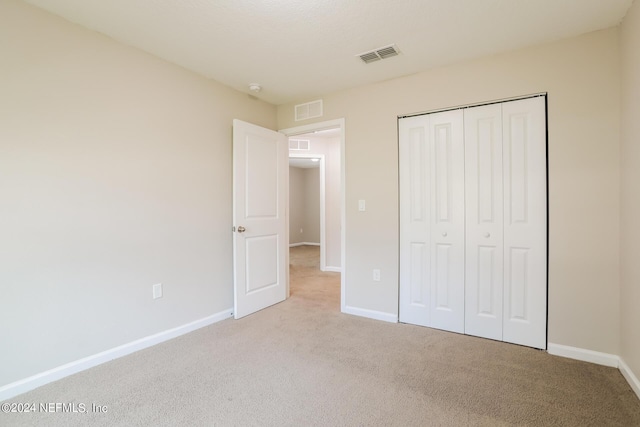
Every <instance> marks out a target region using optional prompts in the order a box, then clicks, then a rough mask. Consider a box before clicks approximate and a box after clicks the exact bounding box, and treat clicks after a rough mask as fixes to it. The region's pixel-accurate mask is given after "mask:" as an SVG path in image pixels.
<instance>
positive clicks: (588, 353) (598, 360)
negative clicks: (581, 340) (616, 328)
mask: <svg viewBox="0 0 640 427" xmlns="http://www.w3.org/2000/svg"><path fill="white" fill-rule="evenodd" d="M547 352H548V353H549V354H552V355H554V356H561V357H567V358H569V359H576V360H582V361H583V362H590V363H595V364H597V365H604V366H610V367H612V368H617V367H618V366H619V364H620V357H618V356H616V355H615V354H609V353H601V352H599V351H593V350H586V349H584V348H577V347H569V346H567V345H561V344H553V343H549V344H547Z"/></svg>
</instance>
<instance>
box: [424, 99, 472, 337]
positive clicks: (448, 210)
mask: <svg viewBox="0 0 640 427" xmlns="http://www.w3.org/2000/svg"><path fill="white" fill-rule="evenodd" d="M428 130H429V135H430V138H429V139H430V140H431V153H430V174H431V179H430V186H431V195H430V198H431V200H430V209H431V215H430V216H431V227H430V234H431V236H430V237H431V238H430V248H429V251H430V257H431V262H430V276H431V301H430V305H431V307H430V315H431V321H430V323H431V327H434V328H438V329H444V330H447V331H453V332H460V333H463V332H464V128H463V112H462V110H454V111H446V112H442V113H436V114H431V115H430V118H429V123H428Z"/></svg>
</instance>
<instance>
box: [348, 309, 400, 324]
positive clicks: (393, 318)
mask: <svg viewBox="0 0 640 427" xmlns="http://www.w3.org/2000/svg"><path fill="white" fill-rule="evenodd" d="M342 312H343V313H346V314H352V315H354V316H360V317H368V318H369V319H375V320H382V321H383V322H391V323H398V316H397V315H395V314H391V313H384V312H382V311H375V310H367V309H364V308H358V307H350V306H344V307H343V308H342Z"/></svg>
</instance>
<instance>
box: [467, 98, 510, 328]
mask: <svg viewBox="0 0 640 427" xmlns="http://www.w3.org/2000/svg"><path fill="white" fill-rule="evenodd" d="M464 128H465V142H464V144H465V199H466V200H465V205H466V206H465V211H466V239H465V252H466V256H465V263H466V280H465V334H469V335H476V336H479V337H484V338H491V339H494V340H502V298H503V292H502V288H503V233H502V230H503V214H502V211H503V196H502V105H501V104H493V105H486V106H482V107H473V108H468V109H467V110H465V112H464Z"/></svg>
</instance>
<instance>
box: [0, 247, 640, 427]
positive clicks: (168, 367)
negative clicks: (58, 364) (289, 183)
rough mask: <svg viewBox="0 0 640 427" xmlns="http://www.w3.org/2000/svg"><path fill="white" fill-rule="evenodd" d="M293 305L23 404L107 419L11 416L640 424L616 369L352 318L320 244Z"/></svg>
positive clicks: (179, 342) (1, 420)
mask: <svg viewBox="0 0 640 427" xmlns="http://www.w3.org/2000/svg"><path fill="white" fill-rule="evenodd" d="M292 253H293V255H292V266H291V298H289V299H288V300H287V301H286V302H283V303H281V304H278V305H276V306H274V307H271V308H268V309H265V310H262V311H260V312H258V313H256V314H254V315H251V316H248V317H246V318H244V319H241V320H226V321H223V322H220V323H217V324H215V325H212V326H210V327H206V328H203V329H200V330H198V331H195V332H193V333H191V334H188V335H185V336H182V337H180V338H177V339H175V340H172V341H169V342H166V343H163V344H160V345H158V346H155V347H153V348H149V349H146V350H143V351H140V352H138V353H135V354H132V355H130V356H127V357H124V358H121V359H118V360H115V361H112V362H110V363H107V364H104V365H101V366H98V367H96V368H93V369H90V370H88V371H85V372H81V373H79V374H76V375H73V376H71V377H68V378H65V379H63V380H61V381H58V382H55V383H52V384H49V385H46V386H44V387H41V388H39V389H37V390H34V391H32V392H29V393H26V394H24V395H21V396H19V397H17V398H15V399H12V400H11V401H10V402H66V403H69V402H76V403H84V404H85V405H87V408H90V405H91V404H92V403H95V404H99V405H105V406H106V407H107V408H108V412H107V413H106V414H95V413H87V414H42V413H35V414H9V415H6V414H0V425H2V426H14V425H42V426H74V425H77V426H84V425H103V426H113V425H122V426H132V425H153V426H156V425H167V426H168V425H171V426H173V425H185V426H195V425H216V426H231V425H236V426H312V425H326V426H374V425H396V426H431V425H433V426H467V425H483V426H502V425H534V426H640V401H639V400H638V398H637V397H636V395H635V394H634V393H633V392H632V390H631V389H630V387H629V386H628V384H627V383H626V382H625V380H624V378H623V377H622V375H621V374H620V372H619V371H618V370H617V369H614V368H606V367H603V366H598V365H592V364H588V363H583V362H578V361H574V360H570V359H563V358H559V357H554V356H550V355H548V354H547V353H545V352H543V351H539V350H534V349H530V348H526V347H520V346H516V345H511V344H505V343H500V342H495V341H490V340H484V339H480V338H474V337H469V336H463V335H457V334H453V333H447V332H442V331H437V330H433V329H428V328H422V327H418V326H411V325H403V324H391V323H384V322H379V321H375V320H370V319H364V318H360V317H355V316H349V315H345V314H341V313H340V309H339V307H340V296H339V291H340V283H339V282H340V278H339V274H336V273H321V272H319V271H318V269H317V248H313V247H300V248H296V249H294V250H293V251H292Z"/></svg>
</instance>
